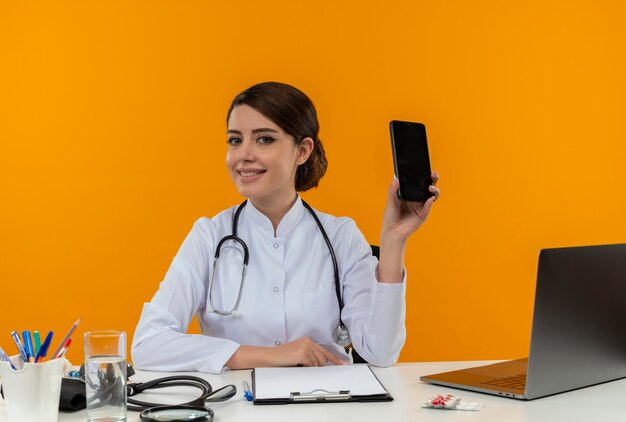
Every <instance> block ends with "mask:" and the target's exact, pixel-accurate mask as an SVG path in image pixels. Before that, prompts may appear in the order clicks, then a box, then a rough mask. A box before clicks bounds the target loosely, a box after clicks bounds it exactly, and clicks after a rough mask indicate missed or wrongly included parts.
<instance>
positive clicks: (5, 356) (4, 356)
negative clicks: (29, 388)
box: [0, 347, 17, 371]
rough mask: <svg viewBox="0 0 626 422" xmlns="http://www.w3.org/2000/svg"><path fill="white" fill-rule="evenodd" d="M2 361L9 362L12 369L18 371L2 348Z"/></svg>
mask: <svg viewBox="0 0 626 422" xmlns="http://www.w3.org/2000/svg"><path fill="white" fill-rule="evenodd" d="M0 360H5V361H7V362H9V365H11V369H14V370H16V371H17V368H16V367H15V365H13V362H11V359H10V358H9V357H8V356H7V354H6V353H4V350H2V347H0Z"/></svg>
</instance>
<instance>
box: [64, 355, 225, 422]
mask: <svg viewBox="0 0 626 422" xmlns="http://www.w3.org/2000/svg"><path fill="white" fill-rule="evenodd" d="M134 374H135V370H134V368H133V366H132V365H131V364H128V365H127V367H126V376H127V378H129V377H131V376H133V375H134ZM78 376H79V378H63V385H62V387H61V390H62V391H61V408H62V409H67V410H78V409H83V408H85V406H86V405H87V403H86V401H85V398H86V397H85V382H84V381H85V366H84V365H83V366H81V367H80V370H79V371H78ZM99 376H100V377H102V381H103V382H102V383H101V386H102V387H101V388H100V389H99V390H98V391H96V392H95V394H94V395H93V396H92V397H90V402H89V403H90V404H89V405H90V406H91V407H94V406H96V407H97V406H98V405H99V404H100V403H102V405H104V404H105V403H106V402H107V400H106V399H107V397H108V395H109V394H111V392H112V391H114V390H115V389H116V388H117V387H118V386H119V382H121V381H120V378H119V377H115V376H111V374H107V372H106V370H102V372H101V374H99ZM76 383H81V384H82V387H80V388H77V386H76ZM170 387H195V388H198V389H199V390H200V392H201V395H200V396H199V397H197V398H196V399H194V400H191V401H189V402H186V403H182V404H179V405H171V404H162V403H151V402H144V401H140V400H137V399H136V398H135V396H137V395H139V394H141V393H143V392H146V391H148V390H156V389H162V388H170ZM65 388H67V390H68V391H67V393H69V394H66V395H65V396H67V398H68V400H66V401H65V402H64V393H65V392H64V391H63V389H65ZM236 394H237V388H236V387H235V386H234V385H232V384H230V385H226V386H224V387H222V388H219V389H217V390H213V387H212V386H211V384H210V383H209V382H208V381H207V380H205V379H203V378H200V377H194V376H189V375H175V376H169V377H164V378H158V379H154V380H151V381H147V382H137V383H133V382H127V384H126V396H127V399H126V401H127V408H128V410H130V411H135V412H142V413H141V420H145V421H153V420H155V421H196V422H200V421H211V420H212V419H213V411H212V410H211V409H209V408H207V407H206V404H207V403H211V402H222V401H226V400H228V399H230V398H231V397H234V396H235V395H236ZM72 395H73V397H72Z"/></svg>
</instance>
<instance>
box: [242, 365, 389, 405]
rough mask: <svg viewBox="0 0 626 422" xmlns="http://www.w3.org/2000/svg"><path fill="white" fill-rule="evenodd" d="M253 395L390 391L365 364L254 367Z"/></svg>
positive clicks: (272, 396) (259, 398) (259, 397)
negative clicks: (320, 391) (321, 391)
mask: <svg viewBox="0 0 626 422" xmlns="http://www.w3.org/2000/svg"><path fill="white" fill-rule="evenodd" d="M254 372H255V388H254V390H255V391H254V399H255V400H265V399H270V400H271V399H278V398H285V399H287V398H289V397H290V396H291V394H292V393H301V394H306V393H310V392H314V391H319V390H324V391H327V392H339V391H349V392H350V395H351V396H373V395H381V394H388V393H387V390H385V388H384V387H383V386H382V384H381V383H380V382H379V381H378V379H377V378H376V376H375V375H374V373H373V372H372V370H371V369H370V368H369V366H368V365H366V364H354V365H328V366H318V367H302V368H300V367H298V368H255V369H254Z"/></svg>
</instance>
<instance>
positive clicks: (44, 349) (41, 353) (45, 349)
mask: <svg viewBox="0 0 626 422" xmlns="http://www.w3.org/2000/svg"><path fill="white" fill-rule="evenodd" d="M53 335H54V332H52V331H49V332H48V335H47V336H46V339H45V340H44V341H43V344H42V345H41V347H40V348H39V351H38V352H37V357H36V358H35V363H36V362H39V360H40V359H42V358H44V357H45V356H46V353H48V349H49V348H50V343H52V336H53Z"/></svg>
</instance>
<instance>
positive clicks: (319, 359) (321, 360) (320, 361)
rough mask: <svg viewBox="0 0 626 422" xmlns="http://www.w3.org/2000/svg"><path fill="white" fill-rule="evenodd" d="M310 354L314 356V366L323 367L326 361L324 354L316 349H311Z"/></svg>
mask: <svg viewBox="0 0 626 422" xmlns="http://www.w3.org/2000/svg"><path fill="white" fill-rule="evenodd" d="M312 352H313V354H314V355H315V363H316V365H315V366H324V365H325V364H326V361H327V360H328V359H326V356H324V353H323V352H322V351H321V350H318V349H317V348H315V349H313V350H312Z"/></svg>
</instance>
